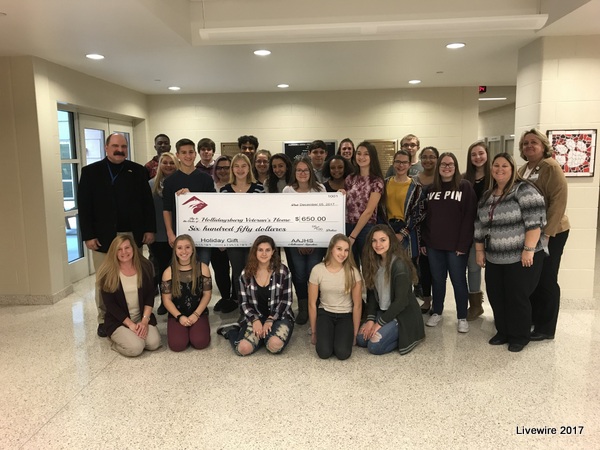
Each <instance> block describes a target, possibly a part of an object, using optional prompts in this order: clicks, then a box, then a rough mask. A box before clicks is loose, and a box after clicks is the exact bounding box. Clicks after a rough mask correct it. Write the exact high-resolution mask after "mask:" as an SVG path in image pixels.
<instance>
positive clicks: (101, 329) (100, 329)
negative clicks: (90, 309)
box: [96, 323, 108, 338]
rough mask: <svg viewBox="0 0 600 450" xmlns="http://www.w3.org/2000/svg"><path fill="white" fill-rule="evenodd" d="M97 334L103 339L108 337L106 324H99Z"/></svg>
mask: <svg viewBox="0 0 600 450" xmlns="http://www.w3.org/2000/svg"><path fill="white" fill-rule="evenodd" d="M96 332H97V333H98V336H100V337H102V338H104V337H106V336H108V335H107V334H106V330H105V329H104V324H103V323H99V324H98V330H97V331H96Z"/></svg>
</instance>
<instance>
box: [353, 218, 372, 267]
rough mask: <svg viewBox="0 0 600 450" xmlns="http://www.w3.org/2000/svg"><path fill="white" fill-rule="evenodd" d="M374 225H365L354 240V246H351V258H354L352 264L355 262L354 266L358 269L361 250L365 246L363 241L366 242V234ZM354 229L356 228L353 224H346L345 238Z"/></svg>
mask: <svg viewBox="0 0 600 450" xmlns="http://www.w3.org/2000/svg"><path fill="white" fill-rule="evenodd" d="M374 225H375V224H372V223H368V224H366V225H365V226H364V227H363V229H362V230H360V233H358V236H356V239H355V240H354V244H353V245H352V256H354V262H356V266H357V267H358V268H360V257H361V255H362V249H363V247H364V246H365V241H366V240H367V234H369V231H371V228H373V226H374ZM354 227H356V224H355V223H346V236H350V235H351V234H352V232H353V231H354Z"/></svg>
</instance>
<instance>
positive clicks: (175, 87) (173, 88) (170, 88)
mask: <svg viewBox="0 0 600 450" xmlns="http://www.w3.org/2000/svg"><path fill="white" fill-rule="evenodd" d="M169 90H170V91H179V90H181V88H180V87H179V86H169Z"/></svg>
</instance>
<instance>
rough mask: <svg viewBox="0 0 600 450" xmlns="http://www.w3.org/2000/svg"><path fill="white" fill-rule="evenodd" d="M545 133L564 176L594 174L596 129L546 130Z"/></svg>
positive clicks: (591, 175)
mask: <svg viewBox="0 0 600 450" xmlns="http://www.w3.org/2000/svg"><path fill="white" fill-rule="evenodd" d="M547 135H548V139H549V140H550V145H551V146H552V149H553V152H552V157H553V158H554V159H555V160H556V161H557V162H558V163H559V164H560V166H561V167H562V169H563V172H564V173H565V176H567V177H593V176H594V162H595V160H596V130H548V131H547Z"/></svg>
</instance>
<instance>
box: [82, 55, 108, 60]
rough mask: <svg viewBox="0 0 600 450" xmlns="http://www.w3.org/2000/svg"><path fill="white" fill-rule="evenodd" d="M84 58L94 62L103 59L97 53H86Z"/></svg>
mask: <svg viewBox="0 0 600 450" xmlns="http://www.w3.org/2000/svg"><path fill="white" fill-rule="evenodd" d="M85 57H86V58H89V59H95V60H99V59H104V56H102V55H99V54H98V53H88V54H87V55H85Z"/></svg>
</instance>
